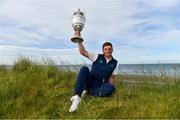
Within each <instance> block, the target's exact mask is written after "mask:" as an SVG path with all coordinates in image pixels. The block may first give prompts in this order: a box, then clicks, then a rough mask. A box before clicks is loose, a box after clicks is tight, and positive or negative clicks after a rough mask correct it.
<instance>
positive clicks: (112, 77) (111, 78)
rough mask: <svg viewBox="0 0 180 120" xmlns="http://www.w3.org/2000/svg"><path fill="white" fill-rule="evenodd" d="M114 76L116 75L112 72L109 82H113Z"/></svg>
mask: <svg viewBox="0 0 180 120" xmlns="http://www.w3.org/2000/svg"><path fill="white" fill-rule="evenodd" d="M115 78H116V75H114V74H112V75H111V77H110V78H109V84H113V83H114V80H115Z"/></svg>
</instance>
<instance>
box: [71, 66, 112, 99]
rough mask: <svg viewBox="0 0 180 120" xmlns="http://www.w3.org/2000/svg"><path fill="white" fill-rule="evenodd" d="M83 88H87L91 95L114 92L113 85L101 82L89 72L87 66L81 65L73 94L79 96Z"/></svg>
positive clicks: (100, 95)
mask: <svg viewBox="0 0 180 120" xmlns="http://www.w3.org/2000/svg"><path fill="white" fill-rule="evenodd" d="M83 90H87V91H88V93H89V94H90V95H92V96H99V97H103V96H109V95H111V94H113V93H114V91H115V87H114V85H112V84H109V83H107V82H106V83H102V81H100V80H97V79H96V78H95V76H93V75H92V74H91V73H90V72H89V68H88V67H82V68H81V69H80V72H79V74H78V77H77V80H76V86H75V91H74V94H78V95H79V96H81V94H82V92H83Z"/></svg>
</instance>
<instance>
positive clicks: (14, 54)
mask: <svg viewBox="0 0 180 120" xmlns="http://www.w3.org/2000/svg"><path fill="white" fill-rule="evenodd" d="M0 50H1V52H0V56H5V57H1V59H0V60H2V61H1V64H13V63H14V62H13V61H16V60H17V59H18V58H19V57H27V58H30V59H32V60H33V61H42V60H43V59H44V58H45V59H52V60H53V61H54V62H55V63H56V64H89V61H87V59H86V58H81V57H80V55H79V52H78V50H77V49H41V48H35V47H18V46H12V45H0ZM72 55H73V56H72ZM72 57H73V58H72ZM8 58H12V59H13V61H11V60H9V59H8ZM70 58H71V59H73V61H74V62H73V63H72V61H71V59H70ZM76 58H77V59H76Z"/></svg>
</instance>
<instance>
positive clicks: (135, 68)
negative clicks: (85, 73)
mask: <svg viewBox="0 0 180 120" xmlns="http://www.w3.org/2000/svg"><path fill="white" fill-rule="evenodd" d="M82 66H84V65H57V67H58V68H59V69H61V70H70V71H74V72H78V71H79V69H80V68H81V67H82ZM85 66H87V67H89V68H91V65H85ZM4 67H6V68H8V69H10V68H12V66H10V65H7V66H4ZM118 74H130V75H137V74H138V75H141V74H143V75H144V74H146V75H168V76H180V64H119V66H118Z"/></svg>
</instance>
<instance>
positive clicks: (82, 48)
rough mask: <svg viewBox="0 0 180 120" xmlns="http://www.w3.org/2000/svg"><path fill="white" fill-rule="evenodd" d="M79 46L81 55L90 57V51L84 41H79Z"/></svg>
mask: <svg viewBox="0 0 180 120" xmlns="http://www.w3.org/2000/svg"><path fill="white" fill-rule="evenodd" d="M78 48H79V52H80V54H81V55H83V56H85V57H87V58H89V53H88V51H86V49H85V48H84V46H83V44H82V43H78Z"/></svg>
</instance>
